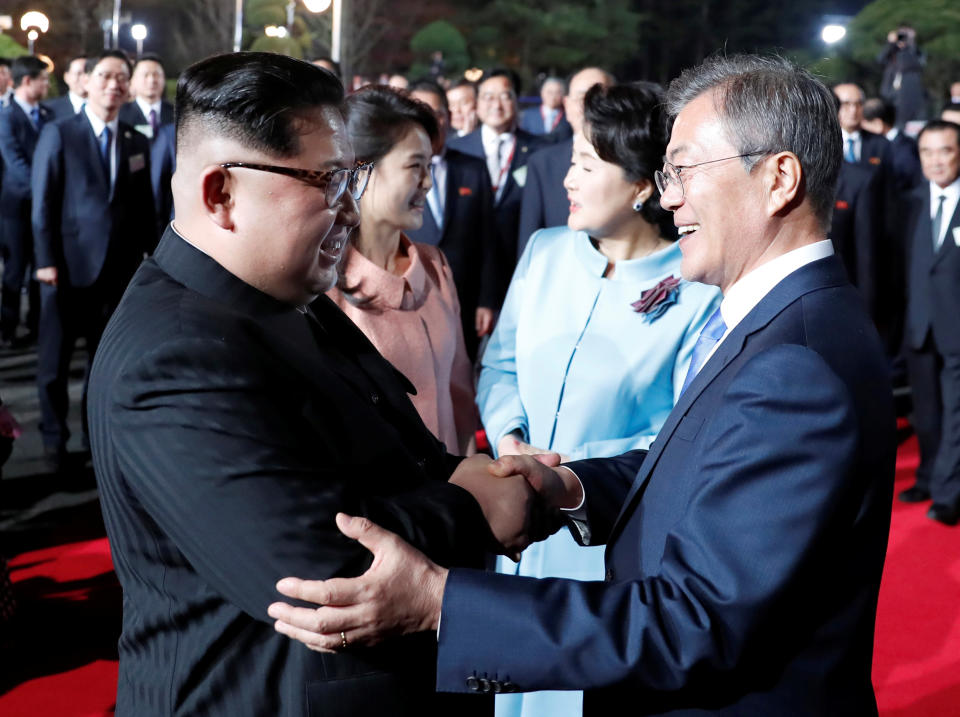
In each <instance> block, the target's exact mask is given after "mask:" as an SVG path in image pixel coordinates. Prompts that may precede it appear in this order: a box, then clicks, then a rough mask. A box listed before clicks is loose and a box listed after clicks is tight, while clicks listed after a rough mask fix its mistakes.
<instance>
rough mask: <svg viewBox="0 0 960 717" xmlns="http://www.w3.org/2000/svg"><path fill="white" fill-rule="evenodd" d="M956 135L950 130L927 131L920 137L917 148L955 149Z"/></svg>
mask: <svg viewBox="0 0 960 717" xmlns="http://www.w3.org/2000/svg"><path fill="white" fill-rule="evenodd" d="M957 140H958V138H957V133H956V132H955V131H953V130H952V129H931V130H927V131H926V132H924V133H923V135H921V137H920V141H919V143H918V146H919V148H920V149H924V148H933V147H957V146H958V142H957Z"/></svg>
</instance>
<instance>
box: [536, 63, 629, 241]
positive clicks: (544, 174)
mask: <svg viewBox="0 0 960 717" xmlns="http://www.w3.org/2000/svg"><path fill="white" fill-rule="evenodd" d="M615 82H616V80H614V77H613V75H611V74H610V73H609V72H606V71H604V70H601V69H600V68H598V67H585V68H583V69H582V70H580V71H579V72H576V73H575V74H573V75H571V76H570V79H568V80H567V94H566V95H565V96H564V98H563V109H564V112H565V113H566V116H567V121H568V122H569V123H570V127H571V128H572V132H573V133H577V132H580V131H582V125H583V97H584V95H586V94H587V90H589V89H590V88H591V87H593V86H594V85H598V84H599V85H603V86H604V87H610V86H611V85H613V84H615ZM572 156H573V137H572V136H571V137H568V138H566V139H564V140H561V141H559V142H557V143H556V144H551V145H549V146H547V147H544V148H542V149H538V150H537V151H536V152H534V153H533V154H532V155H531V156H530V161H529V162H527V183H526V184H525V185H524V187H523V200H522V203H521V205H520V227H519V233H518V237H517V258H519V257H520V255H521V254H523V249H524V247H526V245H527V241H528V240H529V239H530V235H532V234H533V233H534V232H535V231H537V229H544V228H546V227H556V226H560V225H563V224H566V223H567V216H568V215H569V214H570V202H568V201H567V190H566V189H564V188H563V180H564V178H565V177H566V176H567V171H568V170H569V169H570V158H571V157H572Z"/></svg>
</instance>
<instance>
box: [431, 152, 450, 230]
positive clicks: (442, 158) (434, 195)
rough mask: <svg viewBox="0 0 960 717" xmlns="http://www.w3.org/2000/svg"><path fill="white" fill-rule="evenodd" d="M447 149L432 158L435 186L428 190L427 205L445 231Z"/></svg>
mask: <svg viewBox="0 0 960 717" xmlns="http://www.w3.org/2000/svg"><path fill="white" fill-rule="evenodd" d="M446 154H447V152H446V150H444V151H443V152H441V153H440V154H435V155H433V157H431V159H430V173H431V178H432V179H433V187H432V188H431V189H430V191H429V192H427V205H428V206H429V207H430V212H431V213H432V214H433V219H434V221H435V222H436V224H437V228H438V229H440V230H441V231H443V211H444V203H445V201H446V198H447V159H446Z"/></svg>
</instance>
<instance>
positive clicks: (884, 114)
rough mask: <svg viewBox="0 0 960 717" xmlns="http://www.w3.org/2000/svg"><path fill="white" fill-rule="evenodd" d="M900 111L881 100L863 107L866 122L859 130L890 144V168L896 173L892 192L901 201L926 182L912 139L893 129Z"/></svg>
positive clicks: (873, 99) (874, 100) (872, 99)
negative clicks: (904, 196)
mask: <svg viewBox="0 0 960 717" xmlns="http://www.w3.org/2000/svg"><path fill="white" fill-rule="evenodd" d="M896 116H897V109H896V107H894V106H893V105H892V104H890V103H889V102H887V101H886V100H883V99H881V98H879V97H873V98H871V99H869V100H866V101H865V102H864V103H863V121H862V122H861V123H860V126H861V127H862V128H863V129H865V130H867V131H869V132H873V133H874V134H877V135H881V136H883V137H886V138H887V140H889V142H890V164H891V167H892V169H893V190H894V192H895V194H896V195H897V196H898V197H900V196H902V194H903V193H905V192H909V191H910V190H912V189H913V188H914V187H916V186H917V185H918V184H921V183H922V182H923V181H924V179H923V171H922V170H921V169H920V156H919V155H918V154H917V143H916V141H915V140H914V139H913V138H912V137H910V136H909V135H906V134H904V133H903V132H901V131H900V129H899V128H897V127H896V126H894V122H895V121H896Z"/></svg>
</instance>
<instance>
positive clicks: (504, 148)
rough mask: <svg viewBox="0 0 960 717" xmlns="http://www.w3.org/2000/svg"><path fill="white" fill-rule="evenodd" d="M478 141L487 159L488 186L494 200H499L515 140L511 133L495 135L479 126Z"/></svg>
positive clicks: (493, 132) (508, 170)
mask: <svg viewBox="0 0 960 717" xmlns="http://www.w3.org/2000/svg"><path fill="white" fill-rule="evenodd" d="M480 141H481V142H483V154H484V156H485V157H486V158H487V171H489V172H490V184H491V185H492V186H493V189H494V191H495V192H496V199H499V198H500V195H501V194H502V193H503V187H504V185H506V183H507V175H508V174H509V172H510V162H511V160H512V158H513V151H514V147H515V145H516V142H517V138H516V136H515V135H514V134H513V132H501V133H500V134H497V133H496V132H495V131H494V130H492V129H490V128H489V127H488V126H487V125H480Z"/></svg>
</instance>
